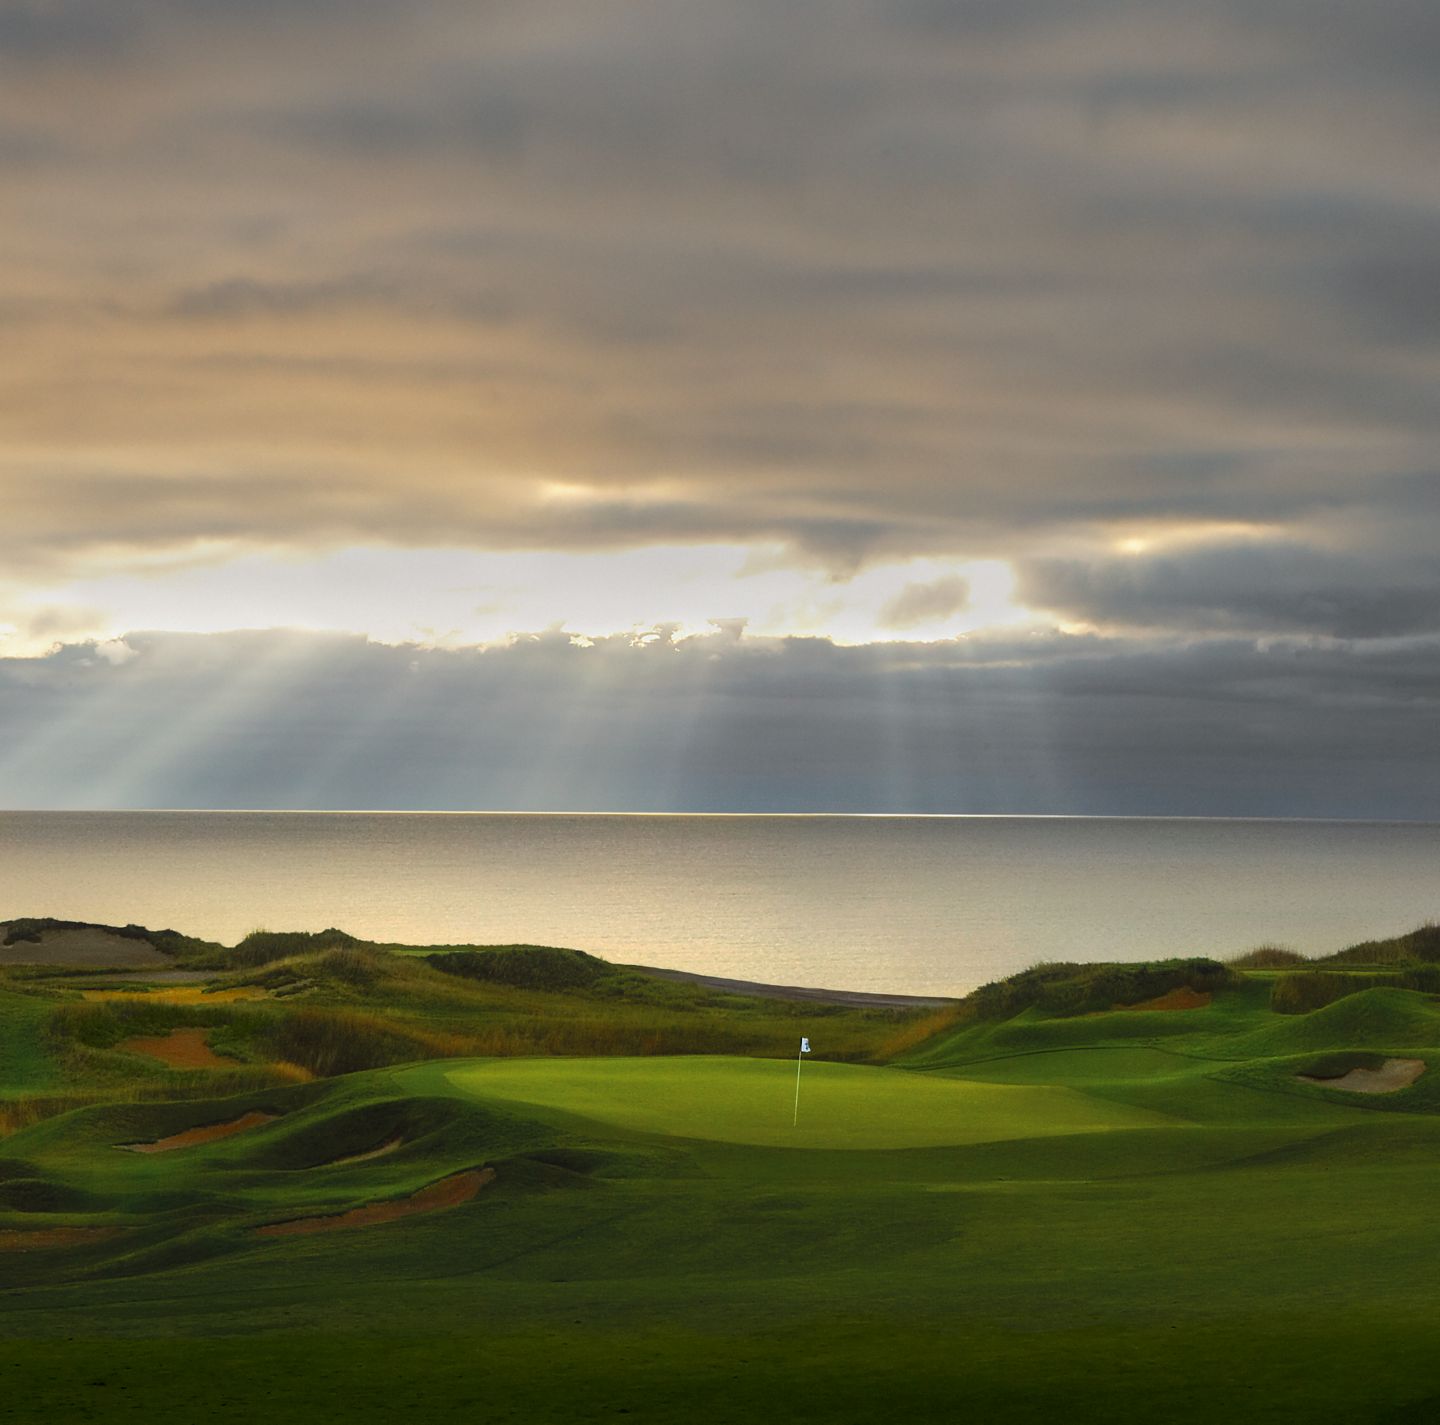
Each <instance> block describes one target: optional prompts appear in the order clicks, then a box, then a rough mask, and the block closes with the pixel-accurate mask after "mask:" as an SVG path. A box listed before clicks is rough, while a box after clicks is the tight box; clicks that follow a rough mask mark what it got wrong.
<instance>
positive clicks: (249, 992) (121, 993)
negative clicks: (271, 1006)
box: [80, 985, 270, 1004]
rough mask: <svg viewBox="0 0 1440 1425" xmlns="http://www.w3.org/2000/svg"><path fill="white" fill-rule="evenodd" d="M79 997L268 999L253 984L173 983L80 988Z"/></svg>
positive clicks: (195, 1001) (201, 1001)
mask: <svg viewBox="0 0 1440 1425" xmlns="http://www.w3.org/2000/svg"><path fill="white" fill-rule="evenodd" d="M80 995H81V998H82V999H88V1000H126V1001H129V1002H131V1003H135V1004H234V1003H235V1002H236V1001H237V1000H256V999H269V997H270V996H269V993H268V991H266V990H262V989H259V988H257V987H255V986H242V987H241V988H239V989H230V990H213V991H210V992H207V991H206V990H205V987H204V986H203V985H175V986H172V987H169V988H166V989H157V990H81V991H80Z"/></svg>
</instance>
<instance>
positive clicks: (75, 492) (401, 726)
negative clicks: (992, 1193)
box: [0, 0, 1440, 819]
mask: <svg viewBox="0 0 1440 1425" xmlns="http://www.w3.org/2000/svg"><path fill="white" fill-rule="evenodd" d="M1437 130H1440V9H1437V8H1436V7H1435V6H1434V5H1432V4H1429V3H1427V0H1365V3H1361V0H1244V3H1241V0H1212V3H1206V4H1203V5H1196V4H1193V3H1180V0H1144V3H1140V0H1064V3H1058V2H1057V0H787V3H784V4H776V3H774V0H709V3H706V4H703V5H702V4H697V3H694V0H523V3H522V0H412V2H411V3H408V4H406V5H403V6H401V5H396V4H393V3H381V0H343V3H342V0H285V3H280V0H244V2H243V3H242V0H129V3H126V4H124V5H120V4H116V3H114V0H0V192H3V194H4V201H3V203H0V533H3V545H0V806H7V807H35V808H46V807H54V808H71V807H258V806H268V807H316V808H345V807H373V808H418V809H425V808H434V809H442V810H464V809H475V810H509V809H517V810H634V811H680V810H684V811H726V812H745V811H749V812H761V811H785V812H808V811H844V812H929V813H942V812H943V813H1036V814H1045V813H1049V814H1074V815H1080V814H1087V815H1101V814H1104V815H1120V814H1157V815H1244V816H1339V817H1376V818H1398V819H1440V751H1437V746H1436V735H1435V734H1436V728H1437V712H1440V554H1437V548H1440V399H1437V396H1436V392H1437V384H1440V181H1437V177H1436V166H1435V150H1436V138H1437Z"/></svg>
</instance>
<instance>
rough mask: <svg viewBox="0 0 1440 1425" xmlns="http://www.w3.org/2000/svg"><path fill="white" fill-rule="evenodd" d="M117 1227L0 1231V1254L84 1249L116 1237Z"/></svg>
mask: <svg viewBox="0 0 1440 1425" xmlns="http://www.w3.org/2000/svg"><path fill="white" fill-rule="evenodd" d="M120 1231H121V1229H120V1228H119V1227H24V1228H17V1229H15V1230H13V1231H12V1230H9V1229H4V1230H0V1252H34V1251H38V1250H41V1249H43V1248H46V1247H84V1246H88V1245H89V1244H90V1243H91V1242H103V1241H105V1240H106V1238H108V1237H118V1236H119V1235H120Z"/></svg>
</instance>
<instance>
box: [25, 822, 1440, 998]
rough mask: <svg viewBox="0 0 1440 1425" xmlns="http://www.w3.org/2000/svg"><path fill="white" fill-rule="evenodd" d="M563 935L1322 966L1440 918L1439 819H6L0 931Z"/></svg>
mask: <svg viewBox="0 0 1440 1425" xmlns="http://www.w3.org/2000/svg"><path fill="white" fill-rule="evenodd" d="M20 915H51V916H57V917H61V918H65V919H71V920H95V921H103V922H108V923H122V924H123V923H126V922H135V923H137V924H142V925H148V926H151V927H155V928H160V927H166V926H168V927H173V928H174V929H176V930H182V931H185V932H188V933H189V934H192V935H200V936H204V937H206V938H207V939H214V940H221V941H224V942H226V943H233V942H234V941H235V940H237V939H239V938H240V937H241V936H242V935H244V934H245V933H246V932H247V931H249V930H252V929H254V928H256V927H259V926H263V927H265V928H267V929H272V930H319V929H323V928H324V927H326V926H329V925H337V926H340V927H341V928H343V929H345V930H348V931H350V932H351V933H352V934H355V935H360V936H363V937H365V938H367V939H376V940H390V941H407V942H413V943H424V944H447V943H477V944H495V943H509V942H517V941H518V942H530V943H537V944H552V945H570V946H576V947H578V948H580V949H584V950H590V951H593V952H595V953H596V954H600V955H604V956H606V957H607V958H609V959H613V960H620V961H626V962H630V963H638V964H650V965H661V966H669V967H672V968H675V969H685V970H696V971H701V972H703V973H706V974H712V975H725V976H731V977H734V978H738V979H754V980H768V981H772V982H777V983H782V984H801V985H825V986H830V987H836V988H845V989H856V990H876V991H892V992H895V993H907V994H959V993H963V992H964V991H966V990H968V989H971V988H973V987H974V986H975V985H977V984H981V983H983V982H985V981H987V980H993V979H996V978H999V977H1001V976H1003V975H1007V974H1010V973H1012V972H1013V971H1016V970H1019V969H1023V968H1024V967H1025V966H1026V965H1029V964H1032V963H1033V962H1034V961H1036V960H1057V959H1066V960H1096V959H1121V960H1136V959H1145V958H1150V957H1156V956H1169V955H1191V954H1213V955H1229V954H1233V953H1236V952H1238V951H1241V950H1245V949H1247V948H1249V947H1251V946H1254V945H1257V944H1260V943H1262V942H1267V941H1268V942H1278V943H1281V944H1286V945H1291V946H1293V947H1295V948H1296V949H1299V950H1302V951H1305V952H1308V953H1316V952H1325V951H1330V950H1336V949H1339V948H1340V947H1341V946H1343V945H1346V944H1349V943H1351V942H1353V941H1356V940H1360V939H1367V938H1370V937H1372V936H1379V935H1390V934H1396V933H1399V932H1401V931H1404V930H1408V929H1411V928H1413V927H1414V926H1415V925H1417V924H1419V923H1420V922H1421V921H1423V920H1426V919H1429V918H1432V917H1440V826H1435V825H1414V824H1395V823H1377V822H1295V821H1289V822H1279V821H1189V820H1149V819H1133V820H1132V819H1094V818H1033V817H1014V818H1010V817H945V818H930V817H828V816H826V817H751V816H736V817H729V816H717V817H709V816H533V815H523V816H522V815H506V814H494V815H488V814H487V815H433V814H428V813H416V814H402V813H364V812H353V813H352V812H335V813H314V814H311V813H269V812H0V919H9V918H12V917H14V916H20Z"/></svg>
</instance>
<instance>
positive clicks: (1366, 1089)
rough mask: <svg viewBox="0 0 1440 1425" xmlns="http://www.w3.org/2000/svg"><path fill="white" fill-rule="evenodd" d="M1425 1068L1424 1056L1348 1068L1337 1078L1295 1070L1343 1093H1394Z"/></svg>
mask: <svg viewBox="0 0 1440 1425" xmlns="http://www.w3.org/2000/svg"><path fill="white" fill-rule="evenodd" d="M1424 1072H1425V1061H1424V1059H1386V1061H1385V1062H1384V1063H1383V1064H1381V1065H1380V1067H1379V1068H1378V1069H1351V1070H1350V1072H1349V1073H1346V1074H1341V1075H1340V1077H1339V1078H1336V1079H1318V1078H1316V1077H1315V1076H1314V1075H1313V1074H1296V1075H1295V1077H1296V1078H1297V1079H1303V1080H1304V1081H1305V1082H1306V1083H1307V1084H1319V1085H1320V1086H1321V1087H1322V1088H1327V1089H1344V1090H1345V1092H1346V1093H1396V1092H1398V1091H1399V1090H1400V1089H1408V1088H1409V1087H1410V1085H1411V1084H1413V1083H1414V1082H1415V1080H1416V1079H1418V1078H1419V1077H1420V1075H1421V1074H1423V1073H1424Z"/></svg>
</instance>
